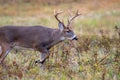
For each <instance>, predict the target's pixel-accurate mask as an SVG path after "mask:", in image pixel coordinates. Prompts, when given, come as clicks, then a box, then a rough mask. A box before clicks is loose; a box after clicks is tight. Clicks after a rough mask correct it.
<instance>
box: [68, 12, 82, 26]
mask: <svg viewBox="0 0 120 80" xmlns="http://www.w3.org/2000/svg"><path fill="white" fill-rule="evenodd" d="M80 15H81V14H79V13H78V10H77V12H76V14H75V16H73V17H70V18H69V19H68V25H67V27H70V24H71V22H72V21H73V20H74V19H75V18H76V17H78V16H80Z"/></svg>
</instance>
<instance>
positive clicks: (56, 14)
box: [54, 10, 65, 27]
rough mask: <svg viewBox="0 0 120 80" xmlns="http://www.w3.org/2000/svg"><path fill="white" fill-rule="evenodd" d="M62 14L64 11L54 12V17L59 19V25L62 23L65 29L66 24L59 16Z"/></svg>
mask: <svg viewBox="0 0 120 80" xmlns="http://www.w3.org/2000/svg"><path fill="white" fill-rule="evenodd" d="M62 12H63V11H59V12H57V13H56V11H55V10H54V16H55V18H56V19H57V21H58V22H59V23H62V24H63V26H64V27H65V25H64V22H62V21H60V19H59V18H58V15H59V14H61V13H62Z"/></svg>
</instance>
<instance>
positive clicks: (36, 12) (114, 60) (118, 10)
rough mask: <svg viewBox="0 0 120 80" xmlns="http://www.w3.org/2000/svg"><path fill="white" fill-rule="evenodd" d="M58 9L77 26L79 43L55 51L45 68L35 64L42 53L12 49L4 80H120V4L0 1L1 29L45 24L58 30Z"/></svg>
mask: <svg viewBox="0 0 120 80" xmlns="http://www.w3.org/2000/svg"><path fill="white" fill-rule="evenodd" d="M54 10H56V11H57V10H63V11H64V12H63V14H61V15H60V16H59V17H60V19H61V20H64V22H65V24H67V19H68V18H69V16H70V15H74V14H75V12H76V11H77V10H78V11H79V13H81V14H82V15H81V16H79V17H77V18H76V19H75V20H74V21H73V23H72V26H73V29H74V31H75V33H76V34H77V36H78V37H79V40H78V41H77V42H70V41H64V42H62V43H60V44H58V45H56V46H55V47H53V48H52V49H51V50H50V53H51V55H50V58H49V60H48V61H47V62H46V64H45V65H46V69H45V70H44V71H42V70H41V69H40V67H39V65H36V64H34V61H35V60H36V59H38V58H39V52H36V51H32V50H28V49H23V50H22V49H19V50H16V49H14V50H12V51H11V52H10V54H9V55H8V56H7V58H6V59H5V62H4V65H2V66H1V65H0V80H120V0H0V26H1V27H2V26H6V25H18V26H33V25H43V26H48V27H50V28H58V22H57V20H56V19H55V18H54Z"/></svg>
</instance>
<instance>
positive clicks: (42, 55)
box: [35, 49, 50, 64]
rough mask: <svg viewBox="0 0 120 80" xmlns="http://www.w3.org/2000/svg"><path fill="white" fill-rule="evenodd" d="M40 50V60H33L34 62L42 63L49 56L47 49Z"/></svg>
mask: <svg viewBox="0 0 120 80" xmlns="http://www.w3.org/2000/svg"><path fill="white" fill-rule="evenodd" d="M40 52H42V53H41V57H40V60H37V61H35V63H41V64H44V62H45V61H46V59H47V58H49V55H50V53H49V51H48V50H47V49H43V50H40Z"/></svg>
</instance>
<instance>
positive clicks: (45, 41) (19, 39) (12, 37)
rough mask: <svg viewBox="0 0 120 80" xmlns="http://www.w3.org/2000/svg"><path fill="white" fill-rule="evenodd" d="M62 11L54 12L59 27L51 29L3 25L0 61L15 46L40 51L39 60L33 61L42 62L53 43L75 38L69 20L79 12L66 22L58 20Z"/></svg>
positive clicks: (0, 39)
mask: <svg viewBox="0 0 120 80" xmlns="http://www.w3.org/2000/svg"><path fill="white" fill-rule="evenodd" d="M60 13H62V12H61V11H60V12H57V13H55V18H56V19H57V21H58V22H59V23H58V26H59V29H52V28H47V27H43V26H31V27H30V26H4V27H1V28H0V46H1V51H2V52H1V51H0V52H1V53H0V63H2V62H3V60H4V59H5V57H6V56H7V55H8V53H9V52H10V50H11V49H13V48H14V47H15V46H20V47H24V48H32V49H34V50H37V51H39V52H41V60H37V61H35V62H36V63H41V64H43V63H44V62H45V60H46V59H47V58H48V57H49V55H50V53H49V49H50V48H51V47H52V46H54V45H55V44H57V43H59V42H61V41H63V40H64V39H70V40H77V37H76V35H75V34H74V32H73V30H72V29H71V28H70V27H71V22H72V21H73V19H75V18H76V17H77V16H79V15H80V14H79V13H78V11H77V12H76V14H75V16H73V17H70V19H68V24H67V26H65V24H64V23H63V22H62V21H60V20H59V18H58V15H59V14H60Z"/></svg>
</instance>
